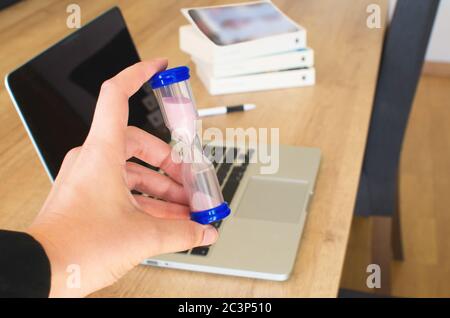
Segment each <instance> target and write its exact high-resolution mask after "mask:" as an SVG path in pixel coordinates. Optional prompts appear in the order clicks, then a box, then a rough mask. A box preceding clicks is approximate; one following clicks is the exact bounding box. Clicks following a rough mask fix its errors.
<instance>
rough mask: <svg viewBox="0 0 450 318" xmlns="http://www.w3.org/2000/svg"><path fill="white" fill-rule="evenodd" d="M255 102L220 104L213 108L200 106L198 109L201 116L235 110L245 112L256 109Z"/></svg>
mask: <svg viewBox="0 0 450 318" xmlns="http://www.w3.org/2000/svg"><path fill="white" fill-rule="evenodd" d="M255 108H256V105H255V104H241V105H233V106H218V107H211V108H200V109H198V110H197V112H198V116H199V117H207V116H216V115H223V114H228V113H233V112H245V111H248V110H252V109H255Z"/></svg>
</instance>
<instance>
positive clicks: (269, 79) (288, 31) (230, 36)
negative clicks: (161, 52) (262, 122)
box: [179, 1, 315, 95]
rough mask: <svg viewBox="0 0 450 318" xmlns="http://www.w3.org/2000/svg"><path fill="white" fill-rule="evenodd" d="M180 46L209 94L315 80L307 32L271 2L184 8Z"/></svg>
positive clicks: (312, 83) (244, 90) (283, 86)
mask: <svg viewBox="0 0 450 318" xmlns="http://www.w3.org/2000/svg"><path fill="white" fill-rule="evenodd" d="M182 13H183V14H184V15H185V16H186V18H187V19H188V20H189V21H190V22H191V24H189V25H184V26H182V27H180V30H179V35H180V48H181V50H182V51H184V52H186V53H188V54H189V55H190V56H191V58H192V60H193V62H194V64H195V65H196V72H197V75H198V76H199V78H200V79H201V81H202V82H203V84H204V85H205V86H206V88H207V89H208V91H209V93H210V94H212V95H221V94H230V93H242V92H249V91H260V90H269V89H278V88H287V87H299V86H309V85H314V83H315V69H314V52H313V50H312V49H311V48H308V47H307V44H306V30H305V29H304V28H303V27H301V26H300V25H298V24H296V23H295V22H293V21H292V20H290V19H289V18H288V17H287V16H286V15H284V14H283V13H282V12H281V11H280V10H279V9H278V8H277V7H275V6H274V5H273V4H272V3H271V2H269V1H259V2H253V3H244V4H237V5H226V6H216V7H203V8H190V9H182Z"/></svg>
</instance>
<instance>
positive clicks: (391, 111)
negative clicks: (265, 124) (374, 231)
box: [355, 0, 439, 216]
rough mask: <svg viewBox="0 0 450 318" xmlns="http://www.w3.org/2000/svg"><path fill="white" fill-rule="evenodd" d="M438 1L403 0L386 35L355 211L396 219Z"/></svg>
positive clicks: (360, 213)
mask: <svg viewBox="0 0 450 318" xmlns="http://www.w3.org/2000/svg"><path fill="white" fill-rule="evenodd" d="M438 6H439V0H426V1H424V0H398V1H397V6H396V8H395V12H394V15H393V18H392V21H391V24H390V26H389V28H388V30H387V32H386V38H385V42H384V48H383V55H382V60H381V65H380V70H379V75H378V83H377V89H376V93H375V99H374V106H373V111H372V117H371V121H370V129H369V134H368V139H367V144H366V151H365V156H364V162H363V167H362V172H361V179H360V184H359V190H358V196H357V200H356V206H355V213H356V214H357V215H366V216H368V215H381V216H383V215H387V216H389V215H392V214H393V213H394V211H395V209H396V207H397V190H398V180H397V173H398V167H399V161H400V153H401V149H402V144H403V137H404V133H405V129H406V126H407V123H408V118H409V113H410V110H411V106H412V103H413V100H414V95H415V92H416V88H417V84H418V81H419V78H420V75H421V70H422V65H423V61H424V57H425V53H426V49H427V46H428V41H429V38H430V34H431V30H432V28H433V24H434V20H435V16H436V12H437V9H438Z"/></svg>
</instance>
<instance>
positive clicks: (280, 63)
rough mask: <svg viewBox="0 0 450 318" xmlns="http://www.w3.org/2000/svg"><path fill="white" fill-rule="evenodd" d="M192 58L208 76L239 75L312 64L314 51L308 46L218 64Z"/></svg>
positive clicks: (310, 65) (303, 66)
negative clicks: (291, 50)
mask: <svg viewBox="0 0 450 318" xmlns="http://www.w3.org/2000/svg"><path fill="white" fill-rule="evenodd" d="M192 59H193V61H194V62H195V64H197V65H198V66H199V67H200V68H201V69H202V70H203V71H204V72H205V73H206V75H207V76H209V77H228V76H239V75H246V74H256V73H264V72H274V71H282V70H288V69H294V68H306V67H313V66H314V52H313V50H312V49H310V48H308V49H302V50H297V51H293V52H286V53H281V54H273V55H268V56H263V57H256V58H252V59H245V60H239V61H235V62H227V63H220V64H219V63H217V64H208V63H205V62H203V60H201V59H199V58H197V57H194V56H192Z"/></svg>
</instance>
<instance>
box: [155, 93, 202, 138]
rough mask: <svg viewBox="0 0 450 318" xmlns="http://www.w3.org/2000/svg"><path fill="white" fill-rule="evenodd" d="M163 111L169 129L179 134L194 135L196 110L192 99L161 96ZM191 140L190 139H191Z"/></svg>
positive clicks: (191, 136)
mask: <svg viewBox="0 0 450 318" xmlns="http://www.w3.org/2000/svg"><path fill="white" fill-rule="evenodd" d="M162 102H163V105H164V112H165V114H166V117H167V121H168V122H169V125H170V127H169V128H170V129H171V130H173V131H175V133H179V134H188V137H189V138H193V136H195V134H196V131H195V125H196V123H195V121H196V120H197V110H196V108H195V106H194V105H193V104H192V101H191V100H190V99H188V98H185V97H180V96H177V97H163V98H162ZM191 141H192V140H191Z"/></svg>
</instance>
